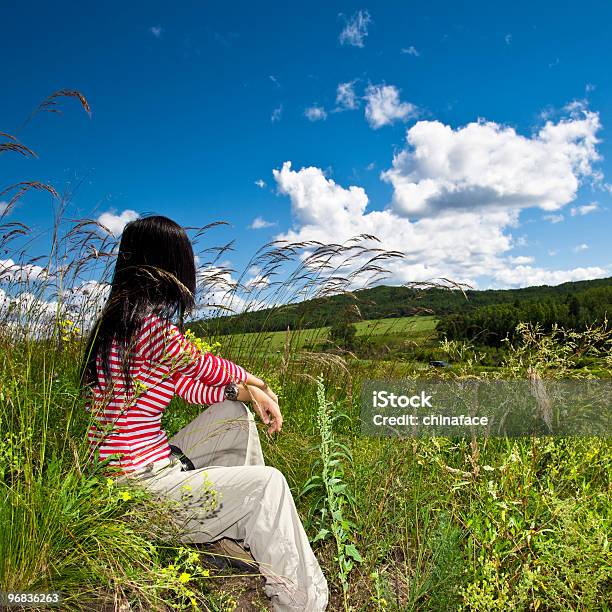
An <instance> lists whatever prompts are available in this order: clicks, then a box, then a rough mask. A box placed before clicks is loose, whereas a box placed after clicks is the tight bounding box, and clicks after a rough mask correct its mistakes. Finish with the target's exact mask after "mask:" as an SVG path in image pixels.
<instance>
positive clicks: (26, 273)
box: [0, 259, 48, 284]
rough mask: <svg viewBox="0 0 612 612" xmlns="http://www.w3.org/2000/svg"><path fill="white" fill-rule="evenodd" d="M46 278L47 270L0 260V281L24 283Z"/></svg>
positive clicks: (8, 260)
mask: <svg viewBox="0 0 612 612" xmlns="http://www.w3.org/2000/svg"><path fill="white" fill-rule="evenodd" d="M47 277H48V271H47V268H43V267H42V266H38V265H36V264H30V263H17V262H15V261H13V260H12V259H0V281H1V282H9V283H24V284H27V283H29V282H35V281H39V280H44V279H45V278H47Z"/></svg>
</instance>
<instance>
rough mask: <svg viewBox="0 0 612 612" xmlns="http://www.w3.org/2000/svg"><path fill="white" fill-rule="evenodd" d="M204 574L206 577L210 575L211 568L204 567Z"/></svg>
mask: <svg viewBox="0 0 612 612" xmlns="http://www.w3.org/2000/svg"><path fill="white" fill-rule="evenodd" d="M202 576H205V577H208V576H210V570H209V569H203V570H202Z"/></svg>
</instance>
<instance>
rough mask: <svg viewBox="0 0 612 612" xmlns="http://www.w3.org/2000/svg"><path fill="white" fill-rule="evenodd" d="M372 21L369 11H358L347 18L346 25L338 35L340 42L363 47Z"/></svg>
mask: <svg viewBox="0 0 612 612" xmlns="http://www.w3.org/2000/svg"><path fill="white" fill-rule="evenodd" d="M370 23H372V18H371V17H370V13H368V11H357V12H356V13H355V14H354V15H352V16H351V17H350V18H349V19H347V20H346V25H345V26H344V28H343V29H342V31H341V32H340V35H339V36H338V40H339V41H340V44H341V45H352V46H353V47H363V46H364V41H365V38H366V36H367V35H368V28H369V26H370Z"/></svg>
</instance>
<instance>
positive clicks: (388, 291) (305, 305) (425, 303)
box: [192, 277, 612, 335]
mask: <svg viewBox="0 0 612 612" xmlns="http://www.w3.org/2000/svg"><path fill="white" fill-rule="evenodd" d="M610 286H612V277H610V278H604V279H596V280H587V281H577V282H570V283H563V284H561V285H556V286H549V285H542V286H537V287H525V288H522V289H504V290H501V289H500V290H497V289H489V290H484V291H475V290H468V291H466V292H465V295H464V294H463V293H462V292H461V291H459V290H457V289H454V290H450V289H442V288H429V289H416V288H410V287H404V286H402V287H391V286H386V285H381V286H378V287H373V288H371V289H363V290H360V291H355V292H354V293H342V294H338V295H332V296H328V297H325V298H316V299H311V300H306V301H303V302H299V303H295V304H287V305H283V306H279V307H276V308H268V309H262V310H257V311H251V312H247V313H243V314H237V315H231V316H225V317H217V318H215V319H212V320H208V321H199V322H197V323H194V324H193V325H192V328H193V329H194V331H195V332H196V333H197V334H198V335H219V334H233V333H238V332H261V331H284V330H286V329H287V327H290V328H291V329H305V328H317V327H325V326H327V325H331V324H332V323H333V322H334V321H335V320H336V319H337V317H338V314H339V313H340V312H342V311H343V310H345V309H347V308H354V309H355V308H356V309H357V310H358V316H359V318H360V319H363V320H373V319H386V318H393V317H406V316H413V315H418V314H431V315H435V316H437V317H442V316H444V315H448V314H457V313H464V312H470V311H472V310H474V309H476V308H478V307H482V306H490V305H496V304H514V303H521V302H526V301H528V302H534V301H554V302H562V301H564V300H566V299H567V297H568V296H571V295H573V294H576V293H581V292H584V291H586V290H588V289H593V288H598V287H610Z"/></svg>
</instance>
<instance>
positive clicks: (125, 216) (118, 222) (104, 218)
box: [98, 210, 140, 236]
mask: <svg viewBox="0 0 612 612" xmlns="http://www.w3.org/2000/svg"><path fill="white" fill-rule="evenodd" d="M139 216H140V215H139V214H138V213H137V212H136V211H135V210H124V211H123V212H122V213H121V214H120V215H116V214H115V213H112V212H105V213H102V214H101V215H100V216H99V217H98V223H100V224H101V225H103V226H104V227H105V228H107V229H108V231H109V232H110V233H111V234H113V236H120V235H121V233H122V232H123V228H124V227H125V226H126V225H127V224H128V223H129V222H130V221H134V219H138V217H139Z"/></svg>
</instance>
